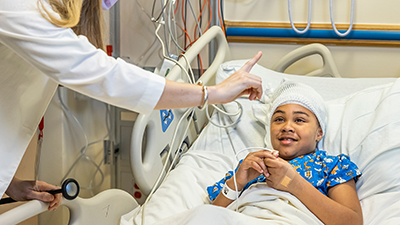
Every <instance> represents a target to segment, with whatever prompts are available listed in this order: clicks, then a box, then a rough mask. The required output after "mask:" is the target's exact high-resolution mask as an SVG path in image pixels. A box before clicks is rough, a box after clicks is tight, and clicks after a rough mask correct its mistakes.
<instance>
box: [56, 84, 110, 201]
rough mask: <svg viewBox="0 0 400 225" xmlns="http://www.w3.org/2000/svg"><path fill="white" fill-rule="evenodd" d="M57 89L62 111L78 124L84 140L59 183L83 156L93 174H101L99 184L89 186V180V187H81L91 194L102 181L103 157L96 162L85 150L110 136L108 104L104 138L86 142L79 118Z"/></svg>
mask: <svg viewBox="0 0 400 225" xmlns="http://www.w3.org/2000/svg"><path fill="white" fill-rule="evenodd" d="M57 91H58V98H59V101H60V105H61V107H62V109H63V111H64V112H65V113H67V115H69V116H70V117H72V118H73V120H74V121H75V123H76V125H78V127H79V129H80V130H81V132H82V135H83V137H84V140H85V145H84V146H83V147H82V148H81V149H80V155H79V157H78V158H76V159H75V161H74V163H73V164H72V165H71V166H70V168H69V169H68V171H67V173H66V174H65V175H64V177H63V178H62V179H61V182H60V184H61V183H62V182H63V181H64V180H65V179H66V178H67V177H68V175H69V174H70V173H71V171H72V169H73V168H74V167H75V166H76V165H77V163H78V162H79V161H80V160H81V159H82V157H84V158H85V159H86V160H87V161H89V162H90V163H92V164H93V165H94V167H95V168H96V172H95V174H97V171H98V172H99V173H100V176H101V181H100V182H99V184H98V185H96V186H95V187H91V183H92V180H91V181H90V185H89V187H87V188H86V187H82V189H85V190H89V191H90V192H91V194H92V195H93V192H92V190H93V189H95V188H98V187H100V186H101V185H102V183H103V182H104V173H103V171H102V170H101V168H100V166H101V164H102V162H103V160H104V158H103V160H102V162H100V164H97V163H96V162H95V161H94V160H93V159H91V158H90V157H89V156H87V155H86V152H87V149H88V147H89V146H91V145H94V144H96V143H99V142H101V141H104V140H105V139H106V138H107V137H109V136H110V127H109V126H108V122H107V121H108V115H109V108H108V105H106V106H107V107H106V124H107V134H106V135H105V136H104V138H102V139H101V140H98V141H94V142H91V143H89V142H88V137H87V135H86V132H85V130H84V129H83V127H82V125H81V123H80V122H79V120H78V119H77V118H76V116H75V115H74V114H73V113H72V112H71V110H70V109H69V108H68V106H67V105H65V103H64V101H63V99H62V97H61V96H62V94H61V89H60V88H58V90H57ZM92 179H93V178H92Z"/></svg>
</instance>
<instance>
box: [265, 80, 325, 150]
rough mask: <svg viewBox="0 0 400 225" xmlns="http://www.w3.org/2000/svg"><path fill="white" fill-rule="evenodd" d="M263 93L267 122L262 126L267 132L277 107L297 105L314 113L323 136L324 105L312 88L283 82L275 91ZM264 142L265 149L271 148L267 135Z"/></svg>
mask: <svg viewBox="0 0 400 225" xmlns="http://www.w3.org/2000/svg"><path fill="white" fill-rule="evenodd" d="M264 93H265V95H264V96H263V99H262V101H263V102H264V103H265V106H266V108H265V110H266V113H267V116H266V119H267V121H264V124H265V125H266V128H268V129H267V131H268V130H269V127H270V124H271V118H272V115H273V114H274V112H275V110H276V109H277V108H278V107H279V106H282V105H286V104H297V105H301V106H303V107H304V108H306V109H308V110H310V111H311V112H312V113H314V115H315V116H316V117H317V120H318V122H319V125H320V126H321V129H322V132H323V134H324V135H325V129H326V123H327V109H326V105H325V102H324V100H323V99H322V97H321V96H320V95H319V94H318V92H316V91H315V90H314V89H313V88H311V87H310V86H308V85H305V84H302V83H296V82H293V81H291V80H283V81H282V83H281V84H280V85H279V86H278V87H277V88H276V90H273V91H271V89H269V90H265V91H264ZM265 142H266V145H267V147H272V146H271V144H270V143H271V142H270V135H269V133H268V134H267V135H266V137H265ZM268 145H269V146H268Z"/></svg>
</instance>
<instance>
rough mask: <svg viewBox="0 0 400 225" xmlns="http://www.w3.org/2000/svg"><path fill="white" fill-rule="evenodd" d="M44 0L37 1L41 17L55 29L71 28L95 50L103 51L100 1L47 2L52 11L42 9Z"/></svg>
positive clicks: (57, 0) (64, 0) (69, 0)
mask: <svg viewBox="0 0 400 225" xmlns="http://www.w3.org/2000/svg"><path fill="white" fill-rule="evenodd" d="M43 1H44V0H38V2H37V4H38V8H39V11H40V13H41V14H42V16H43V17H44V18H45V19H46V20H48V21H49V22H50V23H52V24H53V25H55V26H57V27H64V28H71V29H72V30H73V31H74V32H75V34H76V35H84V36H86V37H87V38H88V40H89V41H90V43H92V44H93V45H94V46H96V47H97V48H100V49H102V50H105V45H104V37H103V30H104V18H103V13H102V8H101V0H48V3H49V4H50V6H51V7H52V9H53V11H54V12H56V13H57V14H58V15H59V17H58V16H55V15H54V14H53V13H52V11H49V10H48V9H46V7H44V4H43Z"/></svg>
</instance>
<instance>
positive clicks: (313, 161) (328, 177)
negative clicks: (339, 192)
mask: <svg viewBox="0 0 400 225" xmlns="http://www.w3.org/2000/svg"><path fill="white" fill-rule="evenodd" d="M242 162H243V160H240V162H239V165H240V164H241V163H242ZM289 163H290V164H291V165H292V167H294V168H295V169H296V171H297V172H298V173H299V174H300V175H301V176H302V177H304V178H305V179H306V180H307V181H308V182H310V183H311V184H312V185H313V186H314V187H315V188H317V189H318V190H319V191H320V192H322V193H323V194H324V195H327V194H328V188H330V187H333V186H335V185H337V184H341V183H344V182H347V181H349V180H351V179H354V180H355V181H356V182H357V180H358V178H359V177H360V176H361V172H360V171H359V169H358V167H357V166H356V164H354V163H353V162H352V161H350V158H349V157H348V156H347V155H344V154H340V155H338V156H330V155H327V154H326V152H325V151H319V150H317V151H314V152H313V153H310V154H307V155H302V156H299V157H297V158H294V159H292V160H291V161H289ZM239 165H238V167H237V168H236V169H235V172H236V171H237V170H238V168H239ZM232 175H233V171H229V172H228V173H226V175H225V177H224V178H223V179H221V180H220V181H218V182H216V183H215V184H214V185H212V186H209V187H207V192H208V197H209V199H210V200H211V201H214V199H215V198H216V197H217V196H218V194H219V193H220V192H221V190H222V187H223V186H224V184H225V182H226V181H227V180H229V179H230V178H231V177H232ZM260 182H265V176H264V175H260V176H258V177H257V178H256V179H254V180H252V181H250V182H249V183H247V184H246V186H245V187H244V188H243V190H246V189H247V188H248V187H249V186H250V185H252V184H254V183H260Z"/></svg>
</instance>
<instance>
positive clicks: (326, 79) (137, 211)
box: [0, 27, 400, 225]
mask: <svg viewBox="0 0 400 225" xmlns="http://www.w3.org/2000/svg"><path fill="white" fill-rule="evenodd" d="M211 40H214V41H216V42H217V44H218V51H217V54H216V57H215V60H214V61H213V63H212V65H211V66H210V67H209V68H208V69H207V71H206V72H205V74H204V75H203V76H202V77H201V78H200V79H201V80H202V82H203V83H204V84H205V85H211V84H214V83H215V82H217V83H218V82H221V81H222V80H223V79H225V78H226V77H227V76H229V75H230V74H232V73H233V72H234V71H236V70H237V69H239V68H240V67H241V66H242V65H243V64H244V63H245V62H246V60H234V61H231V60H230V53H229V47H228V45H227V43H226V41H225V37H224V36H223V33H222V31H221V30H220V29H219V28H217V27H213V28H211V29H210V30H209V31H207V32H206V33H205V34H204V35H203V36H202V37H201V38H200V39H199V40H198V41H197V42H196V43H195V44H194V45H193V46H192V47H191V48H190V49H189V51H187V53H186V56H187V59H188V61H191V60H193V59H194V58H195V57H196V55H197V54H198V52H200V51H201V50H202V49H203V48H204V47H206V46H207V44H208V43H209V42H210V41H211ZM315 54H317V55H320V56H321V58H322V59H323V66H322V68H321V69H318V70H316V71H312V72H310V73H309V74H306V76H304V75H290V74H285V73H284V72H285V70H286V68H287V67H289V66H290V65H291V64H292V63H293V62H296V61H298V60H299V59H302V58H304V57H307V56H310V55H315ZM179 62H180V63H181V64H182V66H183V67H187V65H186V60H183V59H181V60H180V61H179ZM252 73H253V74H256V75H259V76H260V77H261V78H262V80H263V86H264V88H266V89H267V88H274V87H276V86H277V85H278V84H279V83H280V82H281V81H282V79H284V78H286V79H291V80H295V81H298V82H302V83H306V84H308V85H310V86H312V87H313V88H314V89H316V91H318V92H319V93H320V94H321V95H322V97H323V98H324V100H326V102H327V105H328V114H329V121H328V124H327V127H328V128H327V132H326V135H325V137H324V140H323V141H321V147H323V149H324V150H326V151H327V152H328V153H329V154H333V155H337V154H339V153H345V154H347V155H349V156H350V158H351V159H352V161H354V162H355V163H356V164H357V165H358V166H359V168H360V169H361V171H362V173H363V176H362V177H361V178H360V180H359V181H358V182H357V191H358V195H359V198H360V201H361V205H362V208H363V215H364V224H398V221H399V220H400V200H399V199H400V176H399V175H398V173H399V172H400V164H399V163H398V162H399V161H400V149H399V147H400V138H399V137H400V104H399V101H400V100H398V99H400V86H399V85H400V84H399V82H398V80H397V79H394V78H357V79H346V78H340V75H339V72H338V71H337V69H336V67H335V64H334V62H333V59H332V56H331V55H330V53H329V50H328V49H327V48H326V47H324V46H322V45H319V44H312V45H307V46H303V47H301V48H299V49H297V50H295V51H293V52H291V53H289V54H288V55H287V56H285V57H284V58H283V59H282V60H280V61H279V62H278V63H277V64H276V65H275V66H274V67H273V68H271V69H267V68H264V67H262V66H259V65H256V66H255V67H254V68H253V70H252ZM168 78H169V79H173V80H178V81H179V80H181V81H182V82H185V81H186V77H185V75H184V73H183V72H182V71H181V69H180V67H178V66H175V67H174V69H173V70H172V71H171V72H170V74H169V76H168ZM238 102H239V103H240V104H241V105H242V108H243V113H242V117H241V118H240V121H239V122H238V123H237V124H236V125H235V126H234V127H231V128H219V127H216V126H214V125H212V124H208V125H206V126H205V127H204V128H203V124H205V123H207V119H206V116H205V113H210V114H211V115H212V116H211V119H212V120H213V121H215V122H217V123H220V124H227V123H231V122H232V120H235V119H236V118H226V117H223V116H221V115H219V114H217V113H215V110H211V109H210V110H204V111H199V110H197V109H196V111H195V112H194V113H193V114H194V115H195V117H192V116H193V115H188V114H186V111H185V109H183V110H171V111H164V113H165V114H162V113H161V111H158V110H157V111H154V112H153V113H152V114H151V115H139V116H138V119H137V121H136V122H135V126H134V130H133V132H132V149H131V163H132V170H133V174H134V177H135V181H136V183H137V184H138V186H139V187H140V189H141V191H142V192H143V193H144V194H146V195H149V194H150V193H151V192H152V188H153V187H154V186H155V184H156V183H157V180H158V178H159V177H165V180H164V181H163V182H159V183H161V184H157V185H156V186H157V189H156V191H155V192H154V194H153V195H152V196H151V198H150V200H149V201H148V202H147V204H146V205H145V207H144V210H143V206H139V205H138V204H137V203H136V202H135V201H134V199H133V198H132V197H131V196H130V195H126V193H125V192H122V191H119V190H108V191H106V194H103V193H100V194H99V195H98V196H95V197H94V198H92V199H80V198H78V199H75V200H73V201H72V202H76V203H74V204H72V203H68V202H67V201H63V203H64V204H65V205H66V206H67V207H69V208H71V216H72V217H73V218H74V219H73V220H72V223H70V224H117V223H118V222H117V221H118V220H119V218H120V216H121V215H123V216H122V217H121V220H120V223H121V224H124V225H125V224H142V221H141V220H142V213H144V218H145V221H144V224H146V225H147V224H244V223H246V224H285V223H290V220H289V219H288V218H276V217H273V216H272V217H271V218H272V219H271V218H260V217H259V216H258V215H259V214H258V213H260V212H261V213H262V214H263V216H264V215H265V214H267V215H276V214H279V213H281V215H284V213H282V211H279V207H275V208H278V209H277V210H278V211H276V212H272V213H265V211H257V210H253V209H254V208H256V207H252V209H251V210H250V209H249V208H248V207H247V208H246V204H247V205H251V201H248V200H251V199H252V196H251V194H257V193H258V192H257V191H258V190H261V191H262V192H268V193H269V194H270V195H271V196H272V195H275V196H278V197H277V198H276V199H278V200H279V199H280V200H282V199H284V201H283V202H288V203H292V204H291V205H295V206H297V208H295V211H296V212H298V213H299V214H301V216H299V217H298V218H297V219H298V220H296V218H294V219H293V218H290V219H291V220H292V221H291V223H294V224H302V223H303V224H306V222H304V221H311V222H310V223H308V224H312V223H314V224H320V222H319V221H318V220H317V219H316V218H315V217H313V215H312V214H311V213H310V212H309V211H307V209H306V208H305V207H304V206H302V205H301V203H300V202H299V201H298V200H297V201H296V199H295V198H294V197H293V196H290V194H288V193H280V192H279V191H276V190H270V189H268V187H265V185H264V186H262V185H259V187H257V186H256V187H255V188H252V189H251V190H252V191H249V194H246V195H244V196H243V200H240V201H239V202H236V203H234V204H232V205H231V206H229V207H228V208H221V207H215V206H212V205H210V204H209V201H208V198H207V194H206V187H207V186H210V185H212V184H213V183H215V182H216V181H218V180H220V179H221V178H222V177H223V176H224V174H225V173H226V172H227V171H228V170H232V169H233V167H235V166H236V165H237V162H238V159H241V158H244V157H245V155H246V153H247V151H244V152H242V153H239V154H238V152H240V150H242V149H244V148H246V147H263V146H264V137H265V135H266V131H265V127H264V124H263V122H262V121H263V118H264V117H265V112H263V110H262V109H263V108H262V103H261V102H259V101H249V100H248V99H246V98H239V99H238ZM223 108H224V109H225V110H227V111H228V112H235V111H237V110H238V107H237V105H236V104H234V103H229V104H225V105H224V107H223ZM182 115H184V118H189V119H183V120H182V121H183V122H182V123H180V124H179V126H178V122H179V120H180V118H181V117H182ZM166 121H167V124H168V126H163V125H162V122H166ZM192 121H194V122H192ZM186 126H189V131H188V132H186ZM171 138H175V139H177V140H178V141H175V142H174V143H172V141H171ZM181 140H184V142H185V143H186V145H191V146H190V148H189V150H186V149H185V148H183V147H182V146H183V144H182V142H181ZM192 142H194V143H193V144H191V143H192ZM169 152H170V155H168V153H169ZM175 156H178V157H177V158H178V159H179V161H178V162H177V163H176V164H174V163H173V162H172V159H173V158H175ZM171 164H172V165H173V166H174V169H173V170H172V171H171V172H170V173H168V174H167V175H166V176H165V173H166V172H164V175H163V174H162V176H159V175H160V173H161V171H162V170H163V165H168V166H169V165H171ZM115 193H117V194H118V195H120V197H119V198H117V197H115V199H114V198H113V197H112V196H113V195H114V194H115ZM99 196H100V197H99ZM96 198H98V200H95V199H96ZM240 199H241V198H240ZM276 199H275V200H276ZM85 201H86V203H85ZM91 201H93V202H96V203H95V204H94V205H97V206H98V207H96V208H97V210H95V211H93V210H92V211H85V210H88V209H90V208H91V207H92V205H93V204H89V202H91ZM111 201H112V202H111ZM32 202H35V203H31V202H29V203H27V204H32V205H31V206H29V207H28V208H30V209H35V210H33V211H32V210H26V208H24V209H22V208H21V207H18V208H17V209H15V210H14V214H12V215H13V216H14V217H16V216H15V215H18V216H19V217H23V218H28V217H29V216H33V215H34V214H37V213H40V212H43V211H45V210H46V206H45V204H42V203H38V202H37V201H32ZM100 202H101V203H100ZM107 202H110V204H107ZM120 203H124V204H126V205H123V206H120V207H117V205H118V204H120ZM27 204H25V205H27ZM33 204H35V205H33ZM101 204H105V205H101ZM107 207H108V209H110V207H111V209H112V208H113V207H115V210H113V211H107V210H106V211H104V210H105V209H107ZM236 207H237V208H238V209H239V211H241V212H242V213H238V212H235V211H234V209H235V208H236ZM261 210H266V209H261ZM75 212H78V213H75ZM105 212H107V215H110V216H111V215H113V221H112V222H105V221H104V220H103V219H102V218H104V216H102V217H99V216H97V215H105ZM108 212H110V214H108ZM111 212H112V213H111ZM23 213H24V214H23ZM257 216H258V217H257ZM3 218H5V217H4V214H3V215H0V221H4V220H2V219H3ZM9 218H11V216H10V217H9ZM274 218H275V219H274ZM301 218H304V220H303V222H302V221H300V220H301ZM79 219H85V220H86V221H89V222H87V223H79V222H76V221H78V220H79ZM96 219H99V220H100V221H94V220H96ZM293 220H294V221H293ZM7 221H8V220H7ZM19 221H21V220H19ZM288 221H289V222H288Z"/></svg>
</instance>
